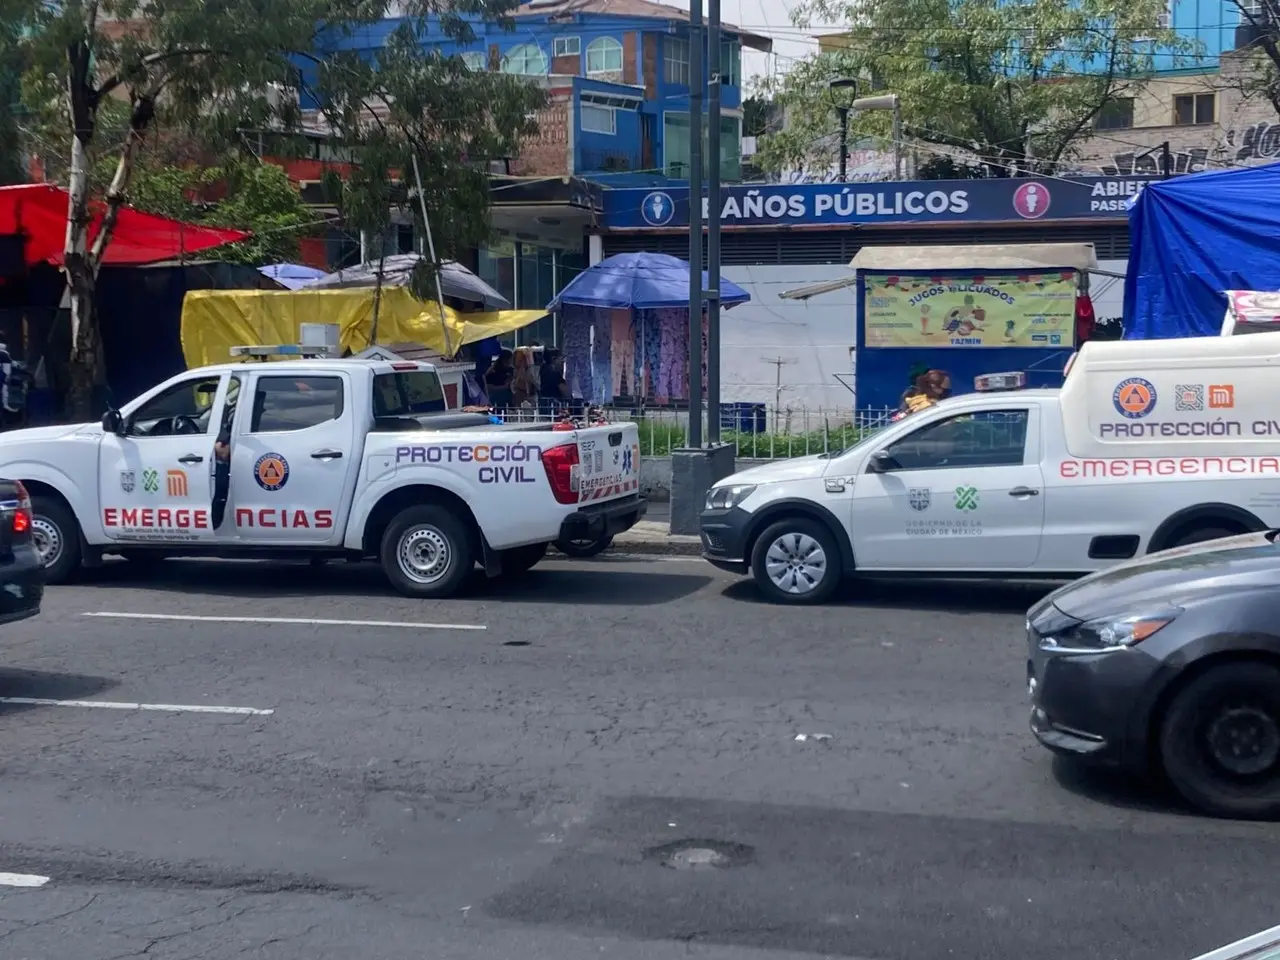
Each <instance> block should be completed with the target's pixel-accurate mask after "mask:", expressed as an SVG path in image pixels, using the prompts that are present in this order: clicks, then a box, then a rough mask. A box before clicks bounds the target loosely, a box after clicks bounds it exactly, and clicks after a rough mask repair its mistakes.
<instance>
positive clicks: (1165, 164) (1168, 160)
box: [1160, 140, 1173, 180]
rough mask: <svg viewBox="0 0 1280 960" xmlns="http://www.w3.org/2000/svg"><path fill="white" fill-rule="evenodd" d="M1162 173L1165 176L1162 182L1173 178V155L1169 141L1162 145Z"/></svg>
mask: <svg viewBox="0 0 1280 960" xmlns="http://www.w3.org/2000/svg"><path fill="white" fill-rule="evenodd" d="M1160 172H1161V174H1163V176H1162V177H1161V179H1162V180H1168V179H1169V178H1170V177H1171V176H1173V155H1172V154H1171V153H1170V152H1169V141H1168V140H1166V141H1165V142H1164V143H1162V144H1160Z"/></svg>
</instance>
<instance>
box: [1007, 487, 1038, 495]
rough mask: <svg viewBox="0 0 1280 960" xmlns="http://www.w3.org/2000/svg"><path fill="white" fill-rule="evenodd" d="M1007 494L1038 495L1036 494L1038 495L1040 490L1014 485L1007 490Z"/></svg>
mask: <svg viewBox="0 0 1280 960" xmlns="http://www.w3.org/2000/svg"><path fill="white" fill-rule="evenodd" d="M1009 496H1011V497H1038V496H1040V491H1039V490H1032V489H1031V488H1030V487H1014V488H1013V489H1012V490H1010V491H1009Z"/></svg>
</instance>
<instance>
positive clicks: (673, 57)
mask: <svg viewBox="0 0 1280 960" xmlns="http://www.w3.org/2000/svg"><path fill="white" fill-rule="evenodd" d="M666 43H667V56H666V59H664V60H663V61H662V75H663V78H664V79H665V80H666V81H667V83H677V84H681V85H682V86H686V87H687V86H688V85H689V41H688V40H680V39H678V38H676V37H667V38H666Z"/></svg>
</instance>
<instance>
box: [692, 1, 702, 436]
mask: <svg viewBox="0 0 1280 960" xmlns="http://www.w3.org/2000/svg"><path fill="white" fill-rule="evenodd" d="M702 44H703V36H702V0H689V446H690V447H701V446H702V87H703V84H704V83H705V82H706V78H705V77H703V75H702Z"/></svg>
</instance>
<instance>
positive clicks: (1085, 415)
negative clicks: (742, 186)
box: [700, 333, 1280, 603]
mask: <svg viewBox="0 0 1280 960" xmlns="http://www.w3.org/2000/svg"><path fill="white" fill-rule="evenodd" d="M1277 367H1280V333H1258V334H1254V335H1252V336H1248V337H1204V338H1188V339H1185V340H1150V341H1129V340H1125V341H1119V342H1113V343H1088V344H1086V345H1085V346H1084V347H1083V348H1082V350H1081V351H1080V353H1079V354H1078V355H1077V356H1076V358H1075V361H1074V362H1073V364H1072V366H1071V367H1070V369H1069V372H1068V374H1067V377H1066V382H1065V384H1064V385H1063V387H1062V389H1061V390H1027V391H1016V392H1002V393H976V394H968V395H966V396H961V397H955V398H952V399H949V400H944V401H942V402H941V403H939V404H937V405H936V406H932V407H928V408H926V409H924V410H922V411H919V412H917V413H913V414H911V415H909V416H907V417H906V418H905V419H902V420H900V421H897V422H894V423H891V424H888V425H886V426H885V427H884V428H883V429H882V430H880V431H878V432H874V433H871V434H869V435H868V436H866V437H864V438H863V439H862V440H861V442H859V443H857V444H855V445H853V446H852V447H850V448H849V449H847V450H842V451H839V452H835V453H831V454H826V455H821V456H816V457H805V458H801V459H797V460H786V461H780V462H777V463H772V464H767V465H765V466H761V467H755V468H753V469H749V470H744V471H742V472H741V473H737V474H735V475H733V476H731V477H728V478H727V479H725V480H722V481H720V482H719V483H718V484H717V485H716V486H715V487H714V488H713V489H712V490H711V491H710V493H709V494H708V496H707V503H706V509H705V510H704V511H703V512H702V515H701V518H700V526H701V534H702V547H703V556H704V557H705V558H706V559H707V560H709V561H710V562H711V563H712V564H714V565H715V566H717V567H720V568H722V569H726V570H731V571H734V572H737V573H750V574H751V575H752V576H753V578H754V579H755V581H756V583H757V585H758V586H759V587H760V589H761V590H762V591H763V592H764V593H765V594H766V596H768V597H769V598H770V599H772V600H774V601H777V602H782V603H814V602H817V601H820V600H822V599H823V598H824V597H827V596H829V595H830V594H831V592H832V591H833V590H835V589H836V587H837V585H838V583H839V581H840V579H841V578H842V577H843V576H848V575H853V574H859V575H862V574H870V575H890V576H917V575H924V576H935V577H992V576H995V577H1018V578H1025V577H1043V578H1054V579H1057V578H1068V577H1075V576H1080V575H1082V574H1086V573H1090V572H1092V571H1094V570H1100V569H1102V568H1103V567H1106V566H1109V565H1111V564H1114V563H1116V562H1118V561H1121V560H1127V559H1129V558H1131V557H1134V556H1137V555H1139V554H1141V553H1151V552H1153V551H1158V550H1164V549H1166V548H1168V547H1176V546H1181V545H1184V544H1189V543H1194V542H1198V541H1202V540H1211V539H1216V538H1219V537H1225V536H1231V535H1234V534H1241V533H1249V532H1253V531H1258V530H1264V529H1267V528H1270V527H1278V526H1280V416H1277V414H1276V413H1275V402H1274V397H1275V386H1274V383H1275V371H1276V369H1277Z"/></svg>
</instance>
